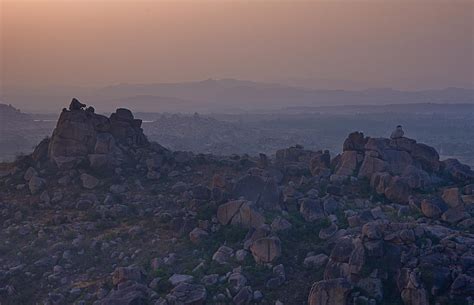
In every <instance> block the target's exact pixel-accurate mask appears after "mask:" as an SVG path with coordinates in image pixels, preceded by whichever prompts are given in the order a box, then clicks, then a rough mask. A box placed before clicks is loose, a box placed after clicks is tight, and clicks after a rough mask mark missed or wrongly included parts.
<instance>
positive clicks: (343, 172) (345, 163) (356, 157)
mask: <svg viewBox="0 0 474 305" xmlns="http://www.w3.org/2000/svg"><path fill="white" fill-rule="evenodd" d="M361 159H362V155H361V154H359V153H358V152H357V151H352V150H351V151H345V152H343V153H342V155H341V160H340V162H339V164H338V166H337V168H336V175H339V176H352V175H354V174H355V171H356V169H357V166H358V164H359V163H360V162H361Z"/></svg>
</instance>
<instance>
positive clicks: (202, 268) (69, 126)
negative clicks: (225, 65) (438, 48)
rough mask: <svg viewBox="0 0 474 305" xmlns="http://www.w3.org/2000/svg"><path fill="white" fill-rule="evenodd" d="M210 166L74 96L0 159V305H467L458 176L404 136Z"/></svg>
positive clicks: (472, 241) (464, 179) (472, 206)
mask: <svg viewBox="0 0 474 305" xmlns="http://www.w3.org/2000/svg"><path fill="white" fill-rule="evenodd" d="M342 148H343V149H342V153H341V154H339V155H336V156H335V157H334V158H331V155H330V153H329V151H327V150H321V151H311V150H308V149H305V148H304V147H302V146H300V145H295V146H292V147H289V148H286V149H281V150H279V151H277V152H276V154H275V156H266V155H264V154H260V155H258V156H248V155H242V156H240V155H231V156H213V155H205V154H194V153H192V152H183V151H170V150H168V149H166V148H164V147H162V146H160V145H159V144H157V143H153V142H149V141H148V140H147V138H146V136H145V135H144V134H143V131H142V129H141V121H140V120H139V119H135V118H134V116H133V114H132V113H131V112H130V111H129V110H127V109H123V108H121V109H117V110H116V111H115V112H114V113H112V114H111V115H110V117H106V116H103V115H99V114H96V113H95V111H94V109H93V108H92V107H86V105H84V104H82V103H81V102H79V101H78V100H76V99H74V100H73V101H72V102H71V104H70V106H69V109H64V110H63V111H62V113H61V114H60V117H59V120H58V123H57V126H56V129H55V130H54V132H53V134H52V136H51V138H47V139H44V140H43V141H41V142H40V143H39V145H38V146H37V147H36V149H35V151H34V152H33V153H32V154H31V155H29V156H24V157H19V158H18V159H17V160H16V161H15V162H13V163H8V164H6V163H5V164H0V224H1V226H0V241H2V243H0V253H1V255H0V303H1V304H37V303H41V304H47V305H66V304H75V305H91V304H92V305H112V304H114V305H141V304H149V305H183V304H188V305H191V304H193V305H203V304H235V305H248V304H254V305H257V304H262V305H263V304H265V305H269V304H275V305H283V304H285V305H291V304H310V305H384V304H401V305H428V304H437V305H454V304H455V305H472V304H473V301H474V298H473V296H474V220H473V216H474V172H473V171H472V170H471V169H470V168H469V167H468V166H466V165H463V164H461V163H460V162H459V161H457V160H455V159H448V160H440V157H439V155H438V153H437V152H436V150H435V149H433V148H432V147H429V146H428V145H425V144H421V143H417V142H416V141H415V140H413V139H409V138H406V137H405V133H404V131H403V129H402V128H401V126H398V127H397V128H396V130H395V131H394V132H393V133H392V134H391V136H390V138H371V137H366V136H365V135H364V134H363V133H361V132H354V133H351V134H350V135H349V136H348V138H347V139H346V140H345V141H344V143H343V147H342Z"/></svg>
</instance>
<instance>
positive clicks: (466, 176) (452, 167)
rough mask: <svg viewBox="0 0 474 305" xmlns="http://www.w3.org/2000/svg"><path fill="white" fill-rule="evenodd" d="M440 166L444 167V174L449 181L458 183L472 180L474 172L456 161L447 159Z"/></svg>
mask: <svg viewBox="0 0 474 305" xmlns="http://www.w3.org/2000/svg"><path fill="white" fill-rule="evenodd" d="M442 164H443V166H444V173H445V174H446V175H447V176H448V177H450V178H451V179H453V180H455V181H458V182H465V181H470V180H471V181H472V180H474V171H472V170H471V168H470V167H469V166H467V165H465V164H462V163H461V162H459V161H458V160H457V159H447V160H444V161H443V162H442Z"/></svg>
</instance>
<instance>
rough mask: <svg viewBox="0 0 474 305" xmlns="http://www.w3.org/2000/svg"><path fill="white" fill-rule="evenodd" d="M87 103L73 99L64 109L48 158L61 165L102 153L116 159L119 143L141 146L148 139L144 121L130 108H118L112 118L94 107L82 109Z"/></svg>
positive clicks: (52, 139) (50, 145)
mask: <svg viewBox="0 0 474 305" xmlns="http://www.w3.org/2000/svg"><path fill="white" fill-rule="evenodd" d="M84 107H85V105H84V104H82V103H80V102H78V101H77V100H76V99H74V100H73V101H72V102H71V105H70V107H69V109H70V110H66V109H63V111H62V113H61V115H60V117H59V120H58V123H57V125H56V128H55V129H54V131H53V135H52V137H51V140H50V142H49V147H48V158H49V159H51V160H53V161H55V162H56V164H57V165H58V166H60V167H61V166H64V165H65V164H68V163H73V160H77V159H86V158H89V159H92V160H94V161H95V163H97V162H99V161H97V160H100V159H101V157H102V159H104V158H105V157H107V158H110V159H113V158H114V155H116V154H120V153H121V152H120V149H119V148H118V145H119V144H120V145H123V146H125V147H127V146H128V147H141V146H145V145H148V140H147V138H146V136H145V135H144V134H143V130H142V129H141V124H142V121H141V120H139V119H135V118H134V117H133V114H132V112H131V111H130V110H128V109H124V108H119V109H117V110H116V112H115V113H112V115H111V116H110V118H107V117H106V116H103V115H99V114H96V113H94V111H93V108H87V109H85V110H84V109H83V108H84Z"/></svg>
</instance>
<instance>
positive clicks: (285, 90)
mask: <svg viewBox="0 0 474 305" xmlns="http://www.w3.org/2000/svg"><path fill="white" fill-rule="evenodd" d="M78 90H79V91H80V92H70V93H65V92H64V91H57V92H54V93H51V91H45V92H44V93H41V92H40V91H35V92H34V94H33V92H31V93H28V92H26V91H22V92H21V93H18V92H4V93H3V99H4V100H5V101H8V102H9V103H13V104H15V105H18V106H20V107H23V108H25V107H28V106H29V107H31V100H32V99H34V100H35V101H37V104H38V105H40V104H41V105H44V107H43V108H45V109H46V108H47V109H50V111H52V110H54V109H56V108H57V106H56V104H58V105H59V104H60V102H62V101H64V99H65V98H69V96H67V95H68V94H70V95H71V96H72V95H75V96H79V97H80V98H81V99H82V100H84V101H93V102H94V104H95V105H97V107H98V109H102V108H104V110H105V109H107V108H109V107H115V106H119V105H121V104H122V103H123V102H126V103H127V105H128V107H130V108H132V109H133V110H135V111H149V112H161V111H169V112H173V111H185V112H194V111H203V112H206V111H207V112H216V111H217V112H218V111H221V112H223V111H239V110H240V111H252V110H255V109H279V108H285V107H290V106H292V107H293V106H299V107H303V106H313V107H315V106H338V105H387V104H415V103H440V104H453V103H456V104H465V103H467V104H471V103H474V89H465V88H453V87H449V88H445V89H433V90H422V91H402V90H395V89H391V88H376V89H366V90H325V89H324V90H316V89H308V88H303V87H292V86H287V85H281V84H275V83H263V82H253V81H245V80H235V79H220V80H214V79H208V80H204V81H192V82H179V83H157V84H118V85H114V86H107V87H103V88H87V89H84V88H78ZM145 97H146V98H145ZM145 100H146V101H145ZM185 105H186V106H185ZM53 107H54V108H53ZM183 108H184V110H183Z"/></svg>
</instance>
